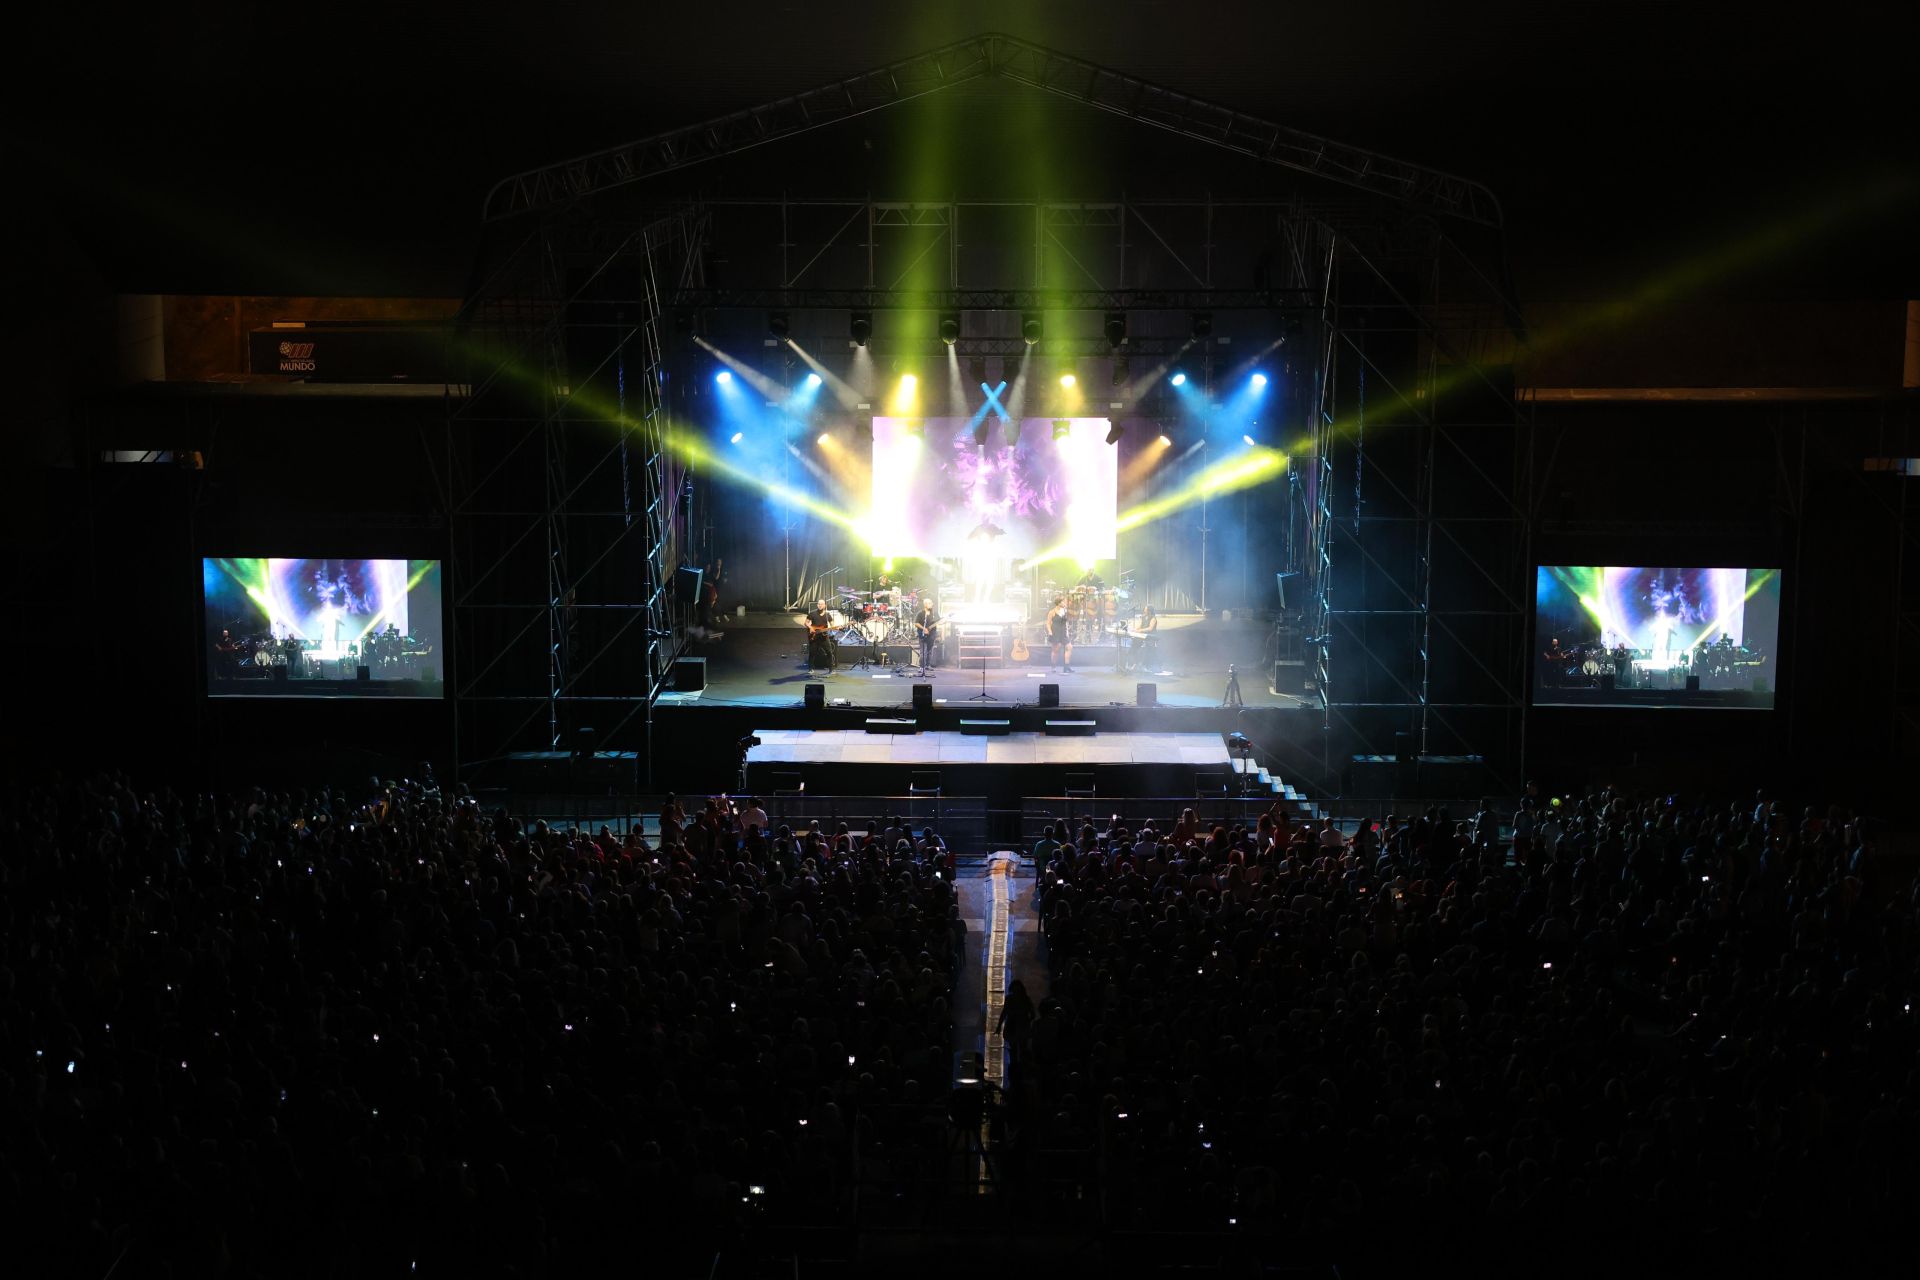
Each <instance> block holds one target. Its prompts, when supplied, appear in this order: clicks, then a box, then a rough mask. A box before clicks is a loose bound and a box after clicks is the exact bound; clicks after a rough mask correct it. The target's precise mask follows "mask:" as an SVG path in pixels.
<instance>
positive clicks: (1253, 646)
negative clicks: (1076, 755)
mask: <svg viewBox="0 0 1920 1280" xmlns="http://www.w3.org/2000/svg"><path fill="white" fill-rule="evenodd" d="M1181 621H1182V622H1183V623H1185V622H1187V621H1188V620H1186V619H1182V620H1181ZM725 625H726V631H725V634H724V636H723V638H721V639H719V640H713V641H705V642H699V643H696V644H695V645H694V646H693V647H692V648H690V649H689V650H688V653H689V654H690V655H692V656H695V657H700V658H704V659H706V688H705V689H704V690H701V691H700V692H698V693H676V694H666V695H663V696H662V698H661V703H662V705H663V706H664V705H669V704H690V705H700V706H734V707H740V706H760V707H792V706H799V705H803V703H804V698H805V693H806V686H807V685H809V684H819V685H824V686H825V695H826V701H827V704H828V705H830V706H831V705H844V706H853V707H889V706H896V705H903V704H910V703H911V702H912V700H913V692H912V689H913V686H914V685H916V684H928V685H931V686H933V703H934V705H936V706H940V707H961V706H962V705H963V704H965V703H968V702H970V701H972V702H974V705H976V706H984V705H989V704H997V705H1005V706H1035V705H1038V704H1039V702H1040V696H1041V695H1040V687H1041V686H1042V685H1048V684H1052V685H1058V686H1059V690H1060V705H1061V706H1063V707H1110V706H1127V707H1131V706H1134V705H1135V704H1136V702H1137V699H1138V695H1139V686H1140V685H1142V684H1151V685H1153V686H1154V694H1155V697H1156V699H1157V701H1158V703H1159V705H1161V706H1164V707H1186V708H1201V707H1214V708H1217V707H1220V706H1221V705H1222V703H1223V702H1224V701H1225V693H1226V687H1227V669H1228V667H1229V666H1234V667H1236V668H1237V669H1238V672H1239V690H1240V697H1241V701H1242V703H1243V704H1244V705H1246V706H1248V707H1276V708H1284V707H1303V706H1306V705H1307V703H1308V700H1307V699H1306V698H1303V697H1298V696H1293V695H1288V694H1276V693H1273V692H1271V691H1270V690H1269V688H1268V682H1267V673H1266V671H1265V670H1264V665H1265V664H1264V663H1263V661H1262V658H1263V653H1262V650H1263V647H1264V645H1265V642H1266V635H1267V632H1266V628H1265V627H1264V626H1258V625H1247V624H1240V623H1236V622H1222V621H1219V620H1217V619H1206V620H1201V619H1197V618H1196V619H1192V620H1191V624H1190V625H1180V626H1169V627H1168V628H1167V629H1166V630H1165V631H1164V632H1163V633H1162V636H1161V641H1160V645H1159V651H1158V658H1159V661H1158V662H1157V663H1156V664H1155V668H1156V669H1155V670H1152V671H1146V672H1139V673H1132V672H1123V671H1118V670H1116V669H1115V667H1116V661H1117V659H1118V657H1119V651H1118V650H1117V649H1116V648H1115V646H1113V645H1111V644H1104V645H1075V646H1074V651H1073V666H1074V669H1073V670H1072V671H1071V672H1066V671H1055V672H1053V673H1051V674H1049V673H1048V670H1047V652H1046V650H1045V649H1036V650H1035V651H1034V652H1033V654H1032V658H1031V660H1030V661H1028V662H1026V663H1013V662H1011V661H1007V662H1005V664H1004V665H999V666H995V665H989V666H988V667H987V668H986V670H985V672H984V675H985V680H984V683H983V681H982V674H983V673H982V670H981V669H980V668H979V667H978V666H973V665H970V666H968V667H967V668H965V669H961V668H960V667H958V666H956V665H953V663H952V662H948V663H947V664H946V665H943V666H940V667H938V668H935V669H934V670H932V671H931V672H929V673H928V675H927V676H926V677H922V676H920V674H919V669H918V668H917V667H915V666H913V665H912V663H914V662H916V661H917V660H918V655H917V653H915V651H913V650H911V649H908V648H905V647H898V646H895V647H887V648H884V649H883V650H882V654H883V656H884V657H885V658H886V659H887V663H886V665H875V666H861V665H859V663H860V659H861V658H862V657H863V656H867V655H869V654H870V651H869V650H866V649H857V648H853V647H850V646H843V647H842V648H841V649H840V661H839V664H838V666H837V667H836V668H835V670H834V671H833V672H832V673H831V674H829V673H827V672H824V671H822V672H817V673H811V674H810V673H809V672H808V670H807V666H806V634H805V631H804V630H803V629H802V628H801V627H799V626H798V625H796V624H795V623H794V622H793V621H792V619H791V618H790V617H789V616H788V615H786V614H758V615H749V616H748V617H745V618H728V619H726V620H725ZM983 688H984V692H985V694H986V696H985V697H981V694H982V691H983ZM976 700H977V701H976Z"/></svg>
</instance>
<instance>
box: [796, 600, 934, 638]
mask: <svg viewBox="0 0 1920 1280" xmlns="http://www.w3.org/2000/svg"><path fill="white" fill-rule="evenodd" d="M919 612H920V593H919V592H918V591H908V590H904V589H902V588H900V587H882V588H880V589H878V590H876V591H855V590H853V589H851V588H848V587H842V588H841V589H840V598H839V599H838V600H837V601H835V602H834V606H833V607H832V608H829V609H828V610H827V625H828V628H829V632H828V633H829V634H830V635H831V636H832V637H833V639H834V642H835V643H836V644H845V645H859V646H863V647H867V648H874V649H877V648H879V647H881V646H882V645H889V644H897V645H910V644H914V643H915V642H916V641H917V639H918V637H917V636H916V634H915V632H914V624H913V620H914V617H915V616H916V615H917V614H918V613H919ZM794 620H795V621H796V622H799V623H801V624H803V625H804V624H805V623H806V621H807V615H806V614H799V615H797V616H796V617H795V619H794Z"/></svg>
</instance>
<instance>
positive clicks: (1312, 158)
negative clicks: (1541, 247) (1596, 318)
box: [483, 34, 1502, 227]
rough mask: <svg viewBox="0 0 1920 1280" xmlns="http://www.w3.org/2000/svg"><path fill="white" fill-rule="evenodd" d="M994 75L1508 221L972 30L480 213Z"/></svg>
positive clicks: (1229, 113)
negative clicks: (973, 33)
mask: <svg viewBox="0 0 1920 1280" xmlns="http://www.w3.org/2000/svg"><path fill="white" fill-rule="evenodd" d="M987 76H995V77H998V78H1000V79H1002V80H1005V81H1007V82H1009V83H1012V84H1017V85H1022V86H1025V87H1027V88H1030V89H1034V90H1038V91H1041V92H1044V93H1050V94H1054V95H1057V96H1059V97H1062V98H1065V99H1068V100H1070V101H1073V102H1077V103H1079V104H1081V105H1082V106H1085V107H1089V108H1092V109H1094V110H1098V111H1103V112H1107V113H1109V114H1112V115H1116V116H1120V117H1123V118H1125V119H1128V120H1132V121H1134V122H1136V123H1138V124H1141V125H1146V126H1149V127H1151V128H1155V129H1161V130H1165V131H1167V132H1169V133H1173V134H1177V135H1179V136H1180V137H1183V138H1189V139H1192V140H1193V141H1196V142H1201V143H1205V144H1207V145H1208V146H1213V147H1219V148H1221V149H1223V150H1226V151H1231V152H1234V153H1236V154H1239V155H1242V156H1246V157H1248V158H1250V159H1253V160H1257V161H1260V162H1262V163H1265V164H1272V165H1278V166H1281V167H1283V168H1287V169H1293V170H1296V171H1298V172H1301V173H1307V174H1311V175H1313V176H1315V177H1318V178H1323V179H1326V180H1328V181H1332V182H1338V183H1341V184H1344V185H1346V186H1349V187H1354V188H1357V189H1359V190H1361V191H1365V192H1367V193H1368V194H1370V195H1372V196H1375V197H1378V198H1383V199H1386V200H1391V201H1394V202H1396V203H1399V204H1403V205H1406V206H1408V207H1409V208H1411V209H1414V210H1417V211H1421V212H1425V213H1430V214H1440V215H1445V216H1450V217H1455V218H1460V219H1464V220H1466V221H1468V222H1473V223H1478V224H1480V225H1483V226H1490V227H1498V226H1500V225H1501V221H1502V215H1501V210H1500V203H1499V201H1498V200H1496V199H1495V198H1494V195H1493V193H1492V192H1491V191H1489V190H1488V189H1487V188H1486V187H1484V186H1482V185H1481V184H1480V183H1477V182H1474V181H1471V180H1470V179H1466V178H1460V177H1455V176H1454V175H1452V174H1448V173H1442V172H1440V171H1439V170H1436V169H1430V168H1427V167H1425V166H1423V165H1417V164H1412V163H1410V162H1408V161H1405V160H1398V159H1395V158H1393V157H1391V156H1384V155H1380V154H1379V153H1377V152H1372V151H1367V150H1364V149H1362V148H1360V147H1353V146H1349V145H1347V144H1345V143H1342V142H1336V141H1334V140H1333V139H1331V138H1323V137H1320V136H1319V135H1317V134H1312V133H1307V132H1305V131H1304V130H1300V129H1294V128H1290V127H1288V126H1286V125H1282V124H1275V123H1273V122H1272V121H1268V120H1261V119H1258V118H1256V117H1254V116H1250V115H1247V114H1246V113H1244V112H1240V111H1235V110H1233V109H1232V108H1230V107H1224V106H1220V105H1219V104H1217V103H1211V102H1207V101H1204V100H1202V99H1199V98H1195V97H1192V96H1191V95H1188V94H1184V93H1179V92H1176V91H1175V90H1172V89H1168V88H1165V87H1162V86H1160V85H1155V84H1150V83H1148V82H1147V81H1144V80H1141V79H1138V78H1136V77H1134V76H1130V75H1126V74H1125V73H1123V72H1119V71H1113V70H1111V69H1109V68H1106V67H1100V66H1096V65H1094V64H1093V63H1091V62H1087V61H1085V60H1083V59H1080V58H1075V57H1072V56H1070V55H1068V54H1064V53H1060V52H1058V51H1057V50H1053V49H1048V48H1044V47H1042V46H1040V45H1036V44H1032V43H1030V42H1028V41H1025V40H1019V39H1015V38H1014V37H1012V36H1007V35H999V34H986V35H979V36H973V37H971V38H969V39H966V40H960V41H957V42H955V43H953V44H950V45H946V46H943V47H942V48H938V49H934V50H931V51H929V52H927V53H922V54H918V55H916V56H914V57H911V58H906V59H903V60H901V61H899V62H895V63H891V64H889V65H887V66H884V67H877V68H875V69H873V70H871V71H867V72H863V73H862V74H860V75H856V76H850V77H848V78H846V79H844V80H838V81H835V82H834V83H832V84H828V85H822V86H821V87H819V88H817V89H812V90H809V91H807V92H805V93H800V94H794V95H792V96H789V97H785V98H779V99H776V100H775V101H772V102H767V103H763V104H761V105H759V106H755V107H750V108H747V109H746V110H744V111H736V112H733V113H732V114H730V115H725V116H721V117H719V118H718V119H714V120H707V121H703V122H701V123H699V124H695V125H688V126H686V127H683V128H679V129H672V130H668V131H667V132H664V133H658V134H654V135H653V136H651V137H647V138H643V139H641V140H639V141H637V142H631V143H626V144H624V145H621V146H617V147H609V148H607V149H606V150H603V151H596V152H593V153H591V154H589V155H584V156H578V157H575V158H574V159H571V160H563V161H560V162H559V163H556V164H550V165H543V166H541V167H540V168H537V169H530V170H527V171H526V172H524V173H518V174H515V175H513V176H512V177H510V178H506V179H504V180H502V181H501V182H499V183H498V184H496V185H495V186H494V188H493V189H492V190H491V191H489V192H488V193H487V197H486V202H485V205H484V209H483V216H484V218H485V220H487V221H489V222H491V221H497V220H499V219H503V218H509V217H513V216H515V215H518V214H526V213H540V212H544V211H548V210H552V209H556V208H560V207H563V206H565V205H567V204H570V203H572V202H574V201H577V200H580V199H582V198H583V197H587V196H591V195H595V194H597V193H599V192H602V191H606V190H609V189H612V188H615V187H620V186H625V185H627V184H629V183H635V182H641V181H644V180H646V179H649V178H654V177H659V176H661V175H663V174H667V173H672V172H675V171H677V170H680V169H685V168H687V167H689V166H691V165H696V164H700V163H702V162H703V161H708V160H714V159H718V158H720V157H722V156H726V155H732V154H734V153H736V152H739V151H743V150H746V149H748V148H751V147H758V146H764V145H766V144H767V143H770V142H777V141H780V140H782V139H787V138H792V137H796V136H798V135H800V134H803V133H807V132H810V131H812V130H814V129H819V128H823V127H825V126H827V125H832V124H838V123H840V122H842V121H846V120H851V119H854V118H856V117H859V116H863V115H866V114H868V113H870V112H874V111H880V110H884V109H885V108H887V107H891V106H895V105H898V104H899V103H902V102H908V101H912V100H913V99H915V98H921V97H925V96H927V95H928V94H933V93H938V92H940V91H941V90H944V89H949V88H952V87H953V86H955V85H960V84H965V83H968V82H969V81H974V80H979V79H982V78H984V77H987Z"/></svg>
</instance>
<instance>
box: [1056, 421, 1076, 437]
mask: <svg viewBox="0 0 1920 1280" xmlns="http://www.w3.org/2000/svg"><path fill="white" fill-rule="evenodd" d="M1071 435H1073V420H1072V419H1071V418H1055V419H1054V420H1053V438H1054V439H1055V440H1065V439H1067V438H1068V437H1070V436H1071Z"/></svg>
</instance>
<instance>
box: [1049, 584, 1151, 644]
mask: <svg viewBox="0 0 1920 1280" xmlns="http://www.w3.org/2000/svg"><path fill="white" fill-rule="evenodd" d="M1041 587H1042V594H1043V595H1044V596H1045V597H1046V599H1047V600H1049V601H1052V600H1061V601H1063V602H1064V603H1065V604H1066V608H1067V639H1068V640H1069V641H1071V642H1072V643H1074V644H1098V643H1100V642H1101V641H1102V640H1104V639H1106V638H1107V636H1108V635H1109V634H1111V633H1112V631H1113V629H1114V628H1115V627H1116V626H1117V625H1118V623H1117V622H1116V619H1117V618H1118V617H1119V616H1120V614H1121V611H1122V610H1123V609H1124V608H1125V607H1126V605H1127V602H1128V600H1130V599H1131V598H1132V594H1133V593H1132V592H1131V591H1129V590H1128V589H1127V586H1126V585H1125V584H1123V585H1121V586H1119V587H1102V586H1093V585H1090V584H1087V583H1082V584H1080V585H1079V586H1074V587H1065V588H1062V587H1060V586H1057V585H1056V584H1054V583H1052V582H1046V583H1042V584H1041Z"/></svg>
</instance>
